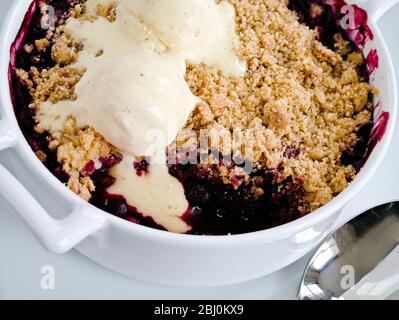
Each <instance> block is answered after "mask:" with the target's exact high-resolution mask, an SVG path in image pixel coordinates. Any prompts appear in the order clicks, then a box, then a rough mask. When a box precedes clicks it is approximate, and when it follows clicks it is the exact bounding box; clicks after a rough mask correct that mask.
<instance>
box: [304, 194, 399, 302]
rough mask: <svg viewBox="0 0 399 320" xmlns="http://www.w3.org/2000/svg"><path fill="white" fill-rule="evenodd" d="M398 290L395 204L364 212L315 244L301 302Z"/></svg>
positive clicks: (398, 214)
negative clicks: (321, 241)
mask: <svg viewBox="0 0 399 320" xmlns="http://www.w3.org/2000/svg"><path fill="white" fill-rule="evenodd" d="M397 290H399V202H396V203H389V204H385V205H382V206H379V207H376V208H373V209H371V210H368V211H366V212H365V213H363V214H361V215H360V216H358V217H357V218H355V219H353V220H351V221H350V222H348V223H347V224H345V225H344V226H342V227H341V228H339V229H338V230H337V231H336V232H334V233H333V234H332V235H331V236H329V237H328V238H327V239H326V240H325V241H324V243H323V244H322V245H321V246H320V247H319V249H318V250H317V251H316V253H315V254H314V255H313V257H312V259H311V260H310V263H309V264H308V266H307V268H306V271H305V274H304V276H303V279H302V282H301V286H300V289H299V294H298V299H299V300H335V299H342V300H345V299H346V300H349V299H356V300H361V299H386V298H388V297H389V296H391V295H392V294H393V293H395V292H396V291H397Z"/></svg>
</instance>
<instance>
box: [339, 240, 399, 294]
mask: <svg viewBox="0 0 399 320" xmlns="http://www.w3.org/2000/svg"><path fill="white" fill-rule="evenodd" d="M398 270H399V245H398V246H397V247H396V248H395V249H394V250H393V251H392V252H391V253H390V254H389V255H388V256H387V257H386V258H385V259H384V260H383V261H382V262H381V263H380V264H379V265H378V266H377V267H376V268H375V269H374V270H373V271H371V272H370V273H369V274H367V275H366V276H365V277H364V278H363V279H362V280H360V281H359V282H358V283H357V284H356V285H355V286H354V287H353V288H351V289H350V290H348V291H347V292H345V293H344V294H343V295H342V296H341V299H343V300H384V299H387V298H389V297H390V296H391V295H392V294H394V293H395V292H397V291H398V290H399V272H398Z"/></svg>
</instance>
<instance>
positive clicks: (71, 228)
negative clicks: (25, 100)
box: [0, 121, 105, 254]
mask: <svg viewBox="0 0 399 320" xmlns="http://www.w3.org/2000/svg"><path fill="white" fill-rule="evenodd" d="M3 124H4V121H0V151H3V150H5V149H8V148H13V147H15V146H16V145H17V143H16V141H17V139H16V138H15V136H14V135H13V134H12V132H11V131H10V130H7V128H6V126H4V125H3ZM0 195H1V196H2V198H4V199H5V201H6V202H7V203H8V204H9V205H10V206H11V207H12V208H13V209H14V210H15V211H16V212H17V213H18V214H19V215H20V216H21V218H22V219H23V220H24V221H25V223H26V224H27V225H28V226H29V227H30V228H31V229H32V231H33V232H34V234H35V235H36V237H37V238H38V239H39V240H40V242H41V243H42V244H43V245H44V247H46V248H47V249H48V250H49V251H51V252H53V253H57V254H62V253H65V252H67V251H69V250H70V249H72V248H73V247H75V246H76V245H77V244H78V243H80V242H81V241H82V240H84V239H86V238H87V237H89V236H91V235H92V234H94V233H95V232H96V231H98V230H100V229H102V228H103V227H104V226H105V218H104V217H102V216H101V215H99V214H98V213H96V212H93V210H90V208H89V206H88V205H86V206H84V205H83V204H82V206H81V207H77V208H75V209H74V210H73V211H72V213H71V214H69V215H68V216H67V217H66V218H65V219H63V220H57V219H54V218H52V217H51V216H50V215H49V214H48V213H47V212H46V210H45V209H44V208H43V207H42V206H41V205H40V203H39V202H38V201H37V200H36V199H35V198H34V197H33V196H32V195H31V194H30V192H29V191H28V190H27V189H26V188H25V187H24V186H23V185H22V184H21V182H19V181H18V180H17V179H16V178H15V177H14V176H13V175H12V174H11V173H10V172H9V171H8V170H7V169H6V168H5V167H4V166H3V165H1V164H0Z"/></svg>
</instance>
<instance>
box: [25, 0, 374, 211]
mask: <svg viewBox="0 0 399 320" xmlns="http://www.w3.org/2000/svg"><path fill="white" fill-rule="evenodd" d="M230 2H231V3H232V4H233V5H234V6H235V8H236V28H237V34H238V36H239V39H240V44H241V46H240V51H239V57H240V59H243V60H245V61H247V63H248V72H247V74H246V75H245V76H244V77H233V76H226V75H224V74H223V73H222V72H221V71H220V70H217V69H215V68H212V67H209V66H207V65H188V69H187V73H186V81H187V83H188V84H189V86H190V89H191V91H192V92H193V94H195V95H196V96H198V97H199V98H201V99H202V102H201V103H199V104H198V105H197V108H196V110H195V111H194V112H193V113H192V115H191V116H190V119H189V121H188V122H187V124H186V129H194V130H196V131H199V130H201V129H206V130H208V131H211V130H212V129H217V130H218V131H223V130H227V131H228V132H232V131H233V130H234V129H237V128H238V129H242V130H251V131H252V132H253V133H254V136H253V137H254V141H253V142H250V141H248V143H251V144H253V153H252V156H251V159H248V160H250V161H251V162H252V163H253V166H254V168H255V171H256V170H263V169H265V168H266V169H267V170H276V169H278V171H279V178H278V180H279V181H283V180H285V179H288V178H290V177H291V178H292V179H293V181H295V182H298V183H299V184H301V185H303V188H304V190H305V191H306V208H305V207H304V208H302V209H303V211H313V210H315V209H317V208H319V207H320V206H322V205H324V204H326V203H327V202H329V201H330V200H331V199H332V198H333V197H334V196H336V195H338V194H339V193H340V192H341V191H342V190H344V189H345V188H346V186H347V184H348V183H349V182H350V181H351V180H352V179H353V178H354V177H355V175H356V170H355V168H354V167H353V166H352V165H343V164H342V163H341V155H342V152H343V150H346V149H351V148H353V147H354V146H355V145H356V143H357V141H358V135H357V132H358V130H359V128H361V127H362V126H363V125H366V124H368V123H370V121H371V119H372V107H373V106H372V103H371V99H370V97H372V95H374V94H377V90H376V89H375V88H373V87H372V86H370V85H369V84H368V83H367V82H365V81H364V79H361V77H360V76H359V74H358V72H357V68H358V67H360V66H362V65H363V64H364V58H363V56H362V54H361V53H360V52H351V49H350V44H349V42H348V41H346V40H345V39H343V38H342V37H341V38H339V37H340V35H337V39H336V41H335V47H334V49H335V51H332V50H330V49H328V48H327V47H325V46H323V45H322V44H321V43H320V42H319V41H318V39H317V31H315V30H311V29H309V27H307V26H306V25H304V24H301V23H300V22H299V20H298V16H297V15H296V13H295V12H293V11H291V10H289V9H288V7H287V1H286V0H280V1H279V0H230ZM317 10H323V8H322V7H315V14H317ZM96 13H97V15H98V16H102V17H106V18H107V19H108V21H110V22H113V21H115V19H116V7H115V6H114V5H110V6H101V5H100V6H99V7H98V8H97V12H96ZM71 15H73V16H75V17H79V18H80V19H88V20H91V19H96V17H93V16H89V15H88V14H86V12H85V8H84V4H81V3H79V4H77V5H76V6H75V7H74V8H73V10H72V11H71ZM80 49H81V48H80V44H79V43H75V42H74V40H73V39H72V38H71V37H70V36H69V35H68V34H66V33H65V32H64V28H63V26H62V25H60V26H58V27H57V28H56V30H54V31H49V32H48V33H47V35H46V37H44V38H42V39H39V40H36V41H35V42H34V43H33V44H31V45H27V46H25V49H24V50H25V51H26V52H32V50H36V51H37V52H39V53H43V52H50V53H51V57H52V59H53V61H54V63H55V65H54V66H50V67H48V68H42V69H39V68H36V67H31V68H30V70H23V69H19V70H18V75H19V77H20V79H21V80H22V81H23V82H24V83H25V84H26V86H27V87H28V89H29V91H30V94H31V96H32V97H33V100H34V102H33V104H32V105H31V107H32V108H33V109H36V110H38V109H39V108H40V104H41V103H42V102H44V101H50V102H52V103H56V102H58V101H62V100H74V99H76V96H75V91H74V88H75V85H76V84H77V83H78V82H79V80H80V79H81V77H82V75H83V74H84V72H85V70H81V69H77V68H76V67H75V66H73V63H74V62H76V61H77V58H78V55H79V50H80ZM99 55H101V52H99ZM36 130H37V132H41V131H42V130H43V129H42V128H41V127H40V123H38V124H37V126H36ZM197 144H198V141H197V139H192V138H188V137H185V135H184V132H181V133H180V134H179V138H178V139H177V145H178V146H184V148H196V147H197ZM49 147H50V149H51V150H54V151H56V152H57V160H58V161H59V162H60V163H61V164H62V167H63V170H64V171H65V172H66V173H67V174H68V175H69V181H68V183H67V185H68V187H69V188H70V189H71V190H72V191H73V192H75V193H77V194H79V195H80V196H81V197H82V198H84V199H86V200H89V199H90V197H91V192H93V191H94V190H95V184H94V182H93V181H92V179H91V178H90V177H89V176H88V175H87V174H86V173H85V167H86V166H87V164H88V163H90V161H95V160H98V159H100V158H106V157H108V156H110V155H111V154H113V153H114V152H117V150H115V148H114V147H113V146H111V145H110V144H109V143H107V142H106V141H105V140H104V139H103V138H102V137H101V136H100V135H99V134H98V133H97V132H95V130H94V129H93V128H90V127H86V128H79V127H77V125H76V121H75V120H74V119H73V118H69V119H68V121H67V122H66V124H65V126H64V129H63V130H62V131H59V132H57V133H55V134H53V135H52V136H51V138H50V141H49ZM223 147H226V150H229V146H226V145H224V146H223V145H222V147H221V149H220V150H219V151H220V152H221V153H223V151H224V150H223ZM36 154H37V156H38V157H39V158H40V159H41V160H42V161H44V160H45V158H46V154H45V153H44V152H42V151H40V150H39V151H37V152H36ZM198 166H202V169H203V170H205V171H206V172H207V174H208V175H209V176H212V177H217V178H218V179H220V180H221V181H222V182H223V183H224V184H226V185H232V186H233V187H234V188H235V189H238V188H239V187H240V186H241V185H243V184H246V185H251V186H252V187H251V190H252V192H253V194H254V195H255V197H258V198H260V197H262V196H263V195H264V194H265V193H267V192H268V190H265V189H264V188H263V187H262V181H259V179H261V178H260V177H259V176H251V175H250V174H249V173H247V172H245V171H244V170H242V168H240V167H237V166H235V165H234V163H229V164H226V163H224V164H220V165H218V166H216V167H215V166H210V165H198ZM277 182H278V181H277Z"/></svg>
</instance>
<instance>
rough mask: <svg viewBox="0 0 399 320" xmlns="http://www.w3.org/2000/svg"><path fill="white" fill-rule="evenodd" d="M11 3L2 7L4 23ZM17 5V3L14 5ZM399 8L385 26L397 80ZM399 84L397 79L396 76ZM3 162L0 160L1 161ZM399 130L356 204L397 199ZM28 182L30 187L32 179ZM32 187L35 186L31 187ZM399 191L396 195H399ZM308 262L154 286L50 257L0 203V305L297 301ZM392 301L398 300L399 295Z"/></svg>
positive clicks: (74, 255)
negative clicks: (198, 285) (219, 279)
mask: <svg viewBox="0 0 399 320" xmlns="http://www.w3.org/2000/svg"><path fill="white" fill-rule="evenodd" d="M12 1H13V0H1V1H0V21H2V19H3V17H4V15H5V14H6V11H7V9H8V6H9V5H10V3H11V2H12ZM15 1H17V0H15ZM398 28H399V6H396V7H395V8H394V9H392V11H391V12H389V13H388V14H387V15H386V16H385V17H384V18H383V19H382V21H381V29H382V31H383V34H384V35H385V38H386V41H387V43H388V46H389V49H390V51H391V53H392V56H393V57H394V63H395V67H396V71H397V73H398V75H399V61H398V62H397V61H395V57H399V38H398V36H397V30H398ZM398 78H399V76H398ZM2 160H4V159H3V158H2V157H0V161H2ZM398 164H399V130H398V134H397V135H396V138H395V141H394V143H393V147H392V148H391V150H390V151H389V153H388V155H387V157H386V159H385V162H384V164H383V165H382V167H381V170H380V171H379V172H378V173H377V175H376V176H375V177H374V178H373V180H372V181H371V182H370V183H369V184H368V186H367V187H366V188H365V189H364V190H363V191H362V193H361V194H360V195H359V196H357V198H356V199H354V200H353V201H355V202H356V201H357V203H361V202H362V199H365V197H377V196H378V197H379V196H381V195H384V196H386V197H387V199H388V198H390V197H391V196H392V197H393V196H394V195H395V193H394V190H395V189H397V188H398V186H397V181H399V169H398ZM24 181H28V182H29V177H28V176H27V177H25V179H24ZM30 183H32V181H30ZM398 193H399V190H398V191H397V192H396V194H397V195H398ZM308 259H309V256H308V257H305V258H303V259H301V260H300V261H298V262H296V263H294V264H293V265H291V266H289V267H287V268H285V269H283V270H281V271H279V272H276V273H274V274H272V275H269V276H266V277H263V278H261V279H258V280H254V281H251V282H247V283H244V284H240V285H234V286H229V287H219V288H207V289H187V288H185V289H183V288H168V287H161V286H155V285H150V284H147V283H143V282H140V281H137V280H133V279H129V278H127V277H125V276H122V275H119V274H116V273H114V272H112V271H109V270H107V269H105V268H103V267H101V266H99V265H97V264H96V263H94V262H92V261H90V260H89V259H87V258H86V257H84V256H82V255H81V254H79V253H78V252H76V251H72V252H70V253H68V254H65V255H62V256H56V255H53V254H50V253H48V252H47V251H46V250H45V249H43V248H42V247H41V245H40V244H39V243H38V241H37V240H36V239H35V238H34V237H33V235H32V233H31V232H30V231H29V229H28V228H27V227H26V226H25V225H24V224H23V223H22V221H21V220H20V219H19V218H18V217H17V216H16V214H14V212H13V210H12V209H10V208H9V207H8V206H7V205H6V204H5V203H4V202H3V201H2V200H1V199H0V299H294V298H295V297H296V293H297V289H298V286H299V282H300V279H301V276H302V273H303V269H304V268H305V266H306V263H307V260H308ZM46 265H50V266H52V267H54V270H55V289H54V290H43V289H41V286H40V282H41V279H42V276H43V275H42V274H41V273H40V270H41V268H42V266H46ZM394 298H398V299H399V295H397V296H395V297H394Z"/></svg>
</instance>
